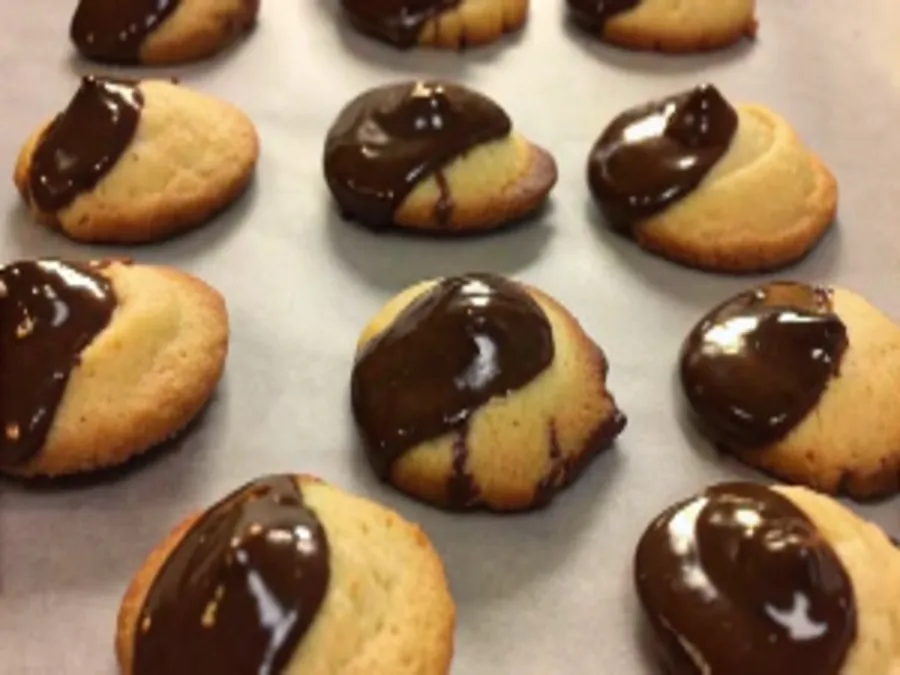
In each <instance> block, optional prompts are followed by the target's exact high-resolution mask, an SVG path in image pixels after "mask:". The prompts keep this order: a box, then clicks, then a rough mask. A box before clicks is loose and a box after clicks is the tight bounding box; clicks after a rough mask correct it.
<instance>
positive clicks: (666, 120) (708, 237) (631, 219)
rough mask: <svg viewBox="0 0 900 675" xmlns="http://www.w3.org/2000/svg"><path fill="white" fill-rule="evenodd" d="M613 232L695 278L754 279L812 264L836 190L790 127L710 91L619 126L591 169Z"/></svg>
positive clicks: (634, 112) (608, 133) (645, 109)
mask: <svg viewBox="0 0 900 675" xmlns="http://www.w3.org/2000/svg"><path fill="white" fill-rule="evenodd" d="M588 183H589V185H590V187H591V191H592V193H593V196H594V199H595V201H596V202H597V204H598V205H599V207H600V209H601V211H602V212H603V214H604V215H605V216H606V219H607V221H608V222H609V224H610V225H611V226H612V227H613V228H614V229H616V230H617V231H619V232H621V233H623V234H625V235H627V236H630V237H633V238H634V240H635V241H636V242H637V244H638V245H639V246H641V247H642V248H645V249H647V250H648V251H651V252H653V253H656V254H658V255H660V256H662V257H664V258H668V259H669V260H673V261H676V262H679V263H682V264H684V265H689V266H691V267H696V268H699V269H704V270H709V271H715V272H727V273H751V272H760V271H764V270H771V269H775V268H779V267H783V266H785V265H788V264H790V263H792V262H795V261H797V260H799V259H800V258H802V257H803V256H805V255H806V254H807V253H808V252H809V251H810V250H811V249H812V248H813V247H814V246H815V245H816V243H817V242H818V241H819V240H820V239H821V237H822V235H823V234H824V233H825V232H826V231H827V230H828V228H829V226H830V225H831V223H832V221H833V220H834V216H835V212H836V209H837V183H836V181H835V179H834V177H833V176H832V175H831V173H830V172H829V170H828V169H827V168H826V167H825V165H824V164H823V163H822V162H821V161H820V160H819V159H818V158H817V157H816V156H815V155H814V154H812V153H811V152H810V151H809V150H807V149H806V147H804V145H803V144H802V143H801V141H800V139H799V138H798V137H797V135H796V134H795V133H794V131H793V130H792V129H791V128H790V126H789V125H788V124H787V122H786V121H784V120H783V119H781V118H780V117H778V116H777V115H776V114H774V113H772V112H770V111H769V110H766V109H765V108H762V107H760V106H757V105H741V106H738V107H737V108H734V107H732V106H731V105H730V104H729V103H728V101H726V100H725V99H724V98H723V97H722V95H721V94H720V93H719V91H718V90H717V89H716V88H715V87H714V86H712V85H701V86H699V87H696V88H694V89H693V90H691V91H687V92H683V93H680V94H676V95H674V96H670V97H668V98H665V99H662V100H659V101H654V102H652V103H648V104H645V105H641V106H638V107H635V108H632V109H630V110H627V111H626V112H624V113H622V114H621V115H619V116H618V117H617V118H616V119H614V120H613V121H612V123H611V124H610V125H609V126H608V127H607V128H606V130H605V131H604V132H603V133H602V135H601V136H600V138H599V139H598V140H597V142H596V144H595V145H594V147H593V149H592V150H591V153H590V157H589V159H588Z"/></svg>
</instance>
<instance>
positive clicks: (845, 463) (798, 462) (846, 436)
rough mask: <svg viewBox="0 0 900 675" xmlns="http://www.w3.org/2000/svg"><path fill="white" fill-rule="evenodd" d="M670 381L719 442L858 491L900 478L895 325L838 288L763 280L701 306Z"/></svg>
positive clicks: (783, 472) (899, 352) (832, 487)
mask: <svg viewBox="0 0 900 675" xmlns="http://www.w3.org/2000/svg"><path fill="white" fill-rule="evenodd" d="M680 374H681V382H682V385H683V388H684V392H685V395H686V397H687V401H688V403H689V404H690V407H691V409H692V411H693V413H694V415H693V416H694V418H695V420H696V421H697V423H698V426H699V428H700V429H701V431H703V433H705V434H706V435H707V436H708V437H709V438H710V439H711V440H712V441H713V442H714V443H715V444H716V445H717V446H718V447H719V448H720V449H721V450H722V451H723V452H726V453H728V454H732V455H734V456H736V457H737V458H738V459H740V460H741V461H743V462H745V463H747V464H749V465H751V466H754V467H757V468H760V469H763V470H765V471H767V472H769V473H772V474H774V475H776V476H778V477H780V478H782V479H785V480H787V481H790V482H793V483H801V484H805V485H809V486H810V487H813V488H815V489H817V490H821V491H824V492H829V493H846V494H848V495H850V496H853V497H857V498H862V497H871V496H875V495H880V494H887V493H891V492H894V491H896V490H898V488H900V417H898V416H897V414H896V402H895V401H896V397H895V392H896V391H897V388H898V387H900V326H898V325H897V324H895V323H894V322H893V321H891V320H890V319H888V318H887V317H886V316H884V315H883V314H882V313H881V312H879V311H878V310H877V309H875V308H874V307H872V306H871V305H870V304H869V303H868V302H866V301H865V300H864V299H863V298H861V297H859V296H857V295H855V294H853V293H851V292H849V291H846V290H843V289H839V288H823V287H816V286H809V285H806V284H802V283H796V282H778V283H771V284H768V285H765V286H762V287H759V288H754V289H752V290H748V291H746V292H744V293H741V294H739V295H737V296H735V297H733V298H731V299H729V300H727V301H726V302H724V303H722V304H721V305H720V306H718V307H716V308H715V309H714V310H712V311H711V312H710V313H709V314H707V315H706V316H705V317H704V318H703V319H702V320H701V321H700V322H699V323H698V324H697V326H696V327H695V328H694V329H693V330H692V331H691V333H690V334H689V335H688V337H687V339H686V340H685V343H684V346H683V348H682V354H681V365H680Z"/></svg>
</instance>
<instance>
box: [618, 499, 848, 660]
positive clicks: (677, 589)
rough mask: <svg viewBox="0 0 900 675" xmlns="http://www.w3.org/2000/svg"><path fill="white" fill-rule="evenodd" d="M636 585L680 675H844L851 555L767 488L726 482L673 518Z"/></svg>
mask: <svg viewBox="0 0 900 675" xmlns="http://www.w3.org/2000/svg"><path fill="white" fill-rule="evenodd" d="M635 581H636V585H637V591H638V595H639V597H640V600H641V604H642V605H643V608H644V611H645V613H646V615H647V617H648V619H649V620H650V624H651V625H652V627H653V630H654V634H655V637H656V639H657V645H658V647H659V652H660V656H661V657H662V659H663V662H664V663H665V665H666V667H667V668H668V672H669V673H671V674H672V675H700V674H701V673H702V674H704V675H759V674H760V673H766V675H796V674H797V673H815V674H816V675H837V674H838V673H840V672H841V667H842V665H843V663H844V660H845V658H846V656H847V653H848V651H849V649H850V647H851V646H852V645H853V642H854V640H855V637H856V630H857V625H856V601H855V598H854V593H853V585H852V582H851V581H850V578H849V577H848V575H847V572H846V570H845V569H844V567H843V564H842V563H841V561H840V558H838V556H837V554H836V553H835V551H834V550H833V549H832V547H831V545H830V544H829V543H828V542H827V541H826V540H825V538H824V537H823V536H822V534H821V533H820V532H819V531H818V530H817V529H816V527H815V525H814V524H813V523H812V522H811V521H810V520H809V518H808V517H807V516H806V514H804V513H803V512H802V511H801V510H800V509H799V508H797V507H796V506H794V504H793V503H792V502H791V501H790V500H788V499H787V498H786V497H784V496H782V495H780V494H779V493H777V492H775V491H773V490H770V489H769V488H766V487H763V486H761V485H752V484H743V483H736V484H726V485H719V486H716V487H712V488H710V489H708V490H707V491H706V492H704V493H703V494H701V495H699V496H697V497H695V498H693V499H689V500H687V501H685V502H682V503H680V504H678V505H676V506H674V507H672V508H671V509H669V510H668V511H666V512H665V513H663V514H662V515H661V516H660V517H659V518H657V520H656V521H655V522H654V523H653V524H652V525H650V527H649V528H648V529H647V531H646V532H645V533H644V535H643V537H642V538H641V541H640V543H639V544H638V548H637V554H636V556H635Z"/></svg>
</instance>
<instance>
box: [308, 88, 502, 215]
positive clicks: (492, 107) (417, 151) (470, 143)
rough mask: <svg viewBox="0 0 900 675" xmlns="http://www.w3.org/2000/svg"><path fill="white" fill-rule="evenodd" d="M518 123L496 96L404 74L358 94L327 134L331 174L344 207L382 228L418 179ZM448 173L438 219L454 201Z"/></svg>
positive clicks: (327, 169)
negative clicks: (396, 81)
mask: <svg viewBox="0 0 900 675" xmlns="http://www.w3.org/2000/svg"><path fill="white" fill-rule="evenodd" d="M511 128H512V125H511V122H510V120H509V117H507V115H506V113H505V112H504V111H503V109H502V108H500V107H499V106H498V105H497V104H495V103H494V102H493V101H491V100H490V99H488V98H486V97H484V96H482V95H481V94H478V93H476V92H474V91H471V90H469V89H466V88H465V87H461V86H459V85H455V84H448V83H437V82H406V83H403V84H396V85H389V86H385V87H379V88H377V89H373V90H371V91H368V92H366V93H364V94H362V95H361V96H359V97H358V98H356V99H355V100H353V101H352V102H351V103H350V104H349V105H348V106H347V107H346V108H344V110H343V112H341V114H340V115H339V116H338V119H337V120H336V121H335V123H334V125H333V126H332V127H331V129H330V130H329V132H328V137H327V139H326V142H325V158H324V164H325V179H326V180H327V182H328V186H329V187H330V188H331V191H332V193H333V194H334V196H335V199H336V200H337V202H338V205H339V207H340V209H341V211H342V212H343V213H344V215H345V216H346V217H348V218H353V219H355V220H357V221H358V222H359V223H361V224H363V225H366V226H369V227H372V228H384V227H388V226H390V225H392V224H393V223H394V213H395V211H396V210H397V208H398V207H399V206H400V204H402V203H403V200H404V199H406V197H407V195H409V193H410V192H412V190H413V188H415V187H416V185H418V184H419V182H420V181H422V180H425V179H427V178H429V177H430V176H431V175H432V174H434V173H435V172H437V171H439V170H440V169H441V168H443V167H444V166H445V165H446V164H448V163H450V162H452V161H453V160H454V159H456V158H457V157H459V156H461V155H463V154H465V153H466V152H467V151H469V150H471V149H472V148H474V147H475V146H478V145H481V144H483V143H486V142H488V141H492V140H496V139H498V138H502V137H504V136H506V135H507V134H509V132H510V129H511ZM442 180H443V181H444V183H443V186H442V190H443V191H444V193H442V196H441V199H440V201H439V203H438V205H437V211H438V221H439V222H444V223H446V222H448V221H449V218H450V215H451V214H450V212H451V211H452V205H453V202H452V200H451V199H450V195H449V190H448V189H447V187H446V179H442Z"/></svg>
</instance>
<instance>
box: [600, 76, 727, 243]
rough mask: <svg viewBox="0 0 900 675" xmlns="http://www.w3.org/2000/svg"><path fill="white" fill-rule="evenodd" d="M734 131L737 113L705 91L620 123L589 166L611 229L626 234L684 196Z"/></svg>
mask: <svg viewBox="0 0 900 675" xmlns="http://www.w3.org/2000/svg"><path fill="white" fill-rule="evenodd" d="M737 127H738V116H737V113H736V112H735V110H734V109H733V108H732V107H731V106H730V105H729V104H728V102H727V101H726V100H725V99H724V98H722V95H721V94H720V93H719V91H718V90H717V89H716V88H715V87H714V86H712V85H710V84H706V85H702V86H699V87H697V88H695V89H693V90H691V91H688V92H685V93H682V94H677V95H676V96H671V97H669V98H666V99H663V100H661V101H655V102H653V103H648V104H646V105H643V106H639V107H637V108H633V109H631V110H628V111H626V112H624V113H622V114H621V115H619V117H617V118H616V119H615V120H613V121H612V123H611V124H610V125H609V126H608V127H607V128H606V130H605V131H604V132H603V134H602V135H601V136H600V139H599V140H598V141H597V143H596V144H595V145H594V147H593V149H592V150H591V154H590V158H589V159H588V183H589V184H590V187H591V190H592V192H593V194H594V198H595V199H596V201H597V203H598V204H599V205H600V208H601V210H602V211H603V212H604V214H605V215H606V217H607V219H608V220H609V221H610V224H611V225H612V226H613V227H615V228H616V229H619V230H622V231H624V232H630V230H631V228H632V227H633V226H634V224H635V223H637V222H639V221H641V220H643V219H645V218H647V217H648V216H650V215H652V214H654V213H657V212H659V211H661V210H663V209H665V208H666V207H667V206H669V205H671V204H672V203H674V202H676V201H678V200H679V199H682V198H683V197H684V196H685V195H687V194H689V193H690V192H691V191H692V190H694V188H696V187H697V186H698V185H699V184H700V182H701V181H702V180H703V179H704V178H705V177H706V174H707V173H709V171H710V170H711V169H712V168H713V167H714V166H715V164H716V163H717V162H718V161H719V160H720V159H721V158H722V156H723V155H724V154H725V153H726V152H727V151H728V148H729V147H730V145H731V140H732V138H733V137H734V134H735V132H736V131H737Z"/></svg>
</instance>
